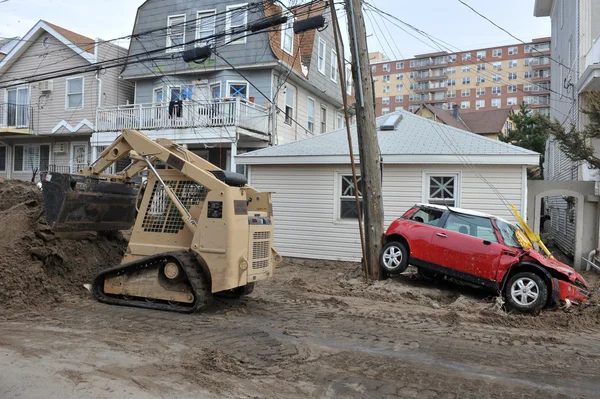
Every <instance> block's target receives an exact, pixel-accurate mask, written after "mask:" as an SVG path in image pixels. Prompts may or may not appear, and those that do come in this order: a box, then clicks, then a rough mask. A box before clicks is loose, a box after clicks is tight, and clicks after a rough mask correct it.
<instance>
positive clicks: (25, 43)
mask: <svg viewBox="0 0 600 399" xmlns="http://www.w3.org/2000/svg"><path fill="white" fill-rule="evenodd" d="M40 30H44V31H46V32H48V33H49V34H51V35H52V36H54V37H55V38H56V39H58V40H59V41H60V42H61V43H62V44H64V45H65V46H67V47H69V48H70V49H71V50H73V51H74V52H75V53H77V54H78V55H80V56H81V57H82V58H83V59H84V60H86V61H87V62H89V63H90V64H93V63H95V62H96V61H97V59H98V58H97V56H96V55H95V54H90V53H88V52H87V51H85V50H82V49H81V48H80V47H78V46H76V45H75V44H73V42H71V41H70V40H68V39H67V38H66V37H64V36H63V35H61V34H60V33H58V32H57V31H56V30H54V29H53V28H52V27H50V25H48V24H47V23H45V22H44V21H39V22H38V23H37V24H35V26H34V27H33V28H31V29H30V30H29V32H27V34H26V35H25V36H24V37H23V38H22V39H21V40H19V42H18V44H17V45H16V46H14V47H13V48H12V50H10V51H9V52H8V54H7V55H6V57H4V59H3V60H2V61H0V71H1V70H2V68H4V67H5V66H6V65H7V64H9V62H10V61H11V60H12V59H13V58H14V57H19V56H20V55H21V54H22V53H23V52H24V51H25V50H27V49H28V48H29V47H30V46H31V45H32V44H33V42H34V41H35V40H36V39H37V37H34V36H36V35H38V32H39V31H40Z"/></svg>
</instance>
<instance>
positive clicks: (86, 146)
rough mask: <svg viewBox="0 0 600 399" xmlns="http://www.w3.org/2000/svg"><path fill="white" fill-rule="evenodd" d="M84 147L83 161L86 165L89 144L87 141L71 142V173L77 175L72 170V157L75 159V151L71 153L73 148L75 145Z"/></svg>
mask: <svg viewBox="0 0 600 399" xmlns="http://www.w3.org/2000/svg"><path fill="white" fill-rule="evenodd" d="M82 144H83V145H85V160H84V163H85V164H86V165H87V163H88V153H89V149H88V148H89V144H90V143H89V142H87V141H71V144H70V146H69V150H70V152H69V169H70V170H71V172H72V173H77V172H78V171H75V170H73V161H74V159H73V158H74V157H75V151H73V147H74V146H76V145H82Z"/></svg>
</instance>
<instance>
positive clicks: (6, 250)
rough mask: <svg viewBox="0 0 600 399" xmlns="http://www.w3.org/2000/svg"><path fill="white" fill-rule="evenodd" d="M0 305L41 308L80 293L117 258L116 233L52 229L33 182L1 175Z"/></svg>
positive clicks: (121, 244) (120, 249)
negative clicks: (64, 231)
mask: <svg viewBox="0 0 600 399" xmlns="http://www.w3.org/2000/svg"><path fill="white" fill-rule="evenodd" d="M0 226H2V239H1V240H0V254H1V256H0V304H1V305H0V307H3V308H14V309H17V310H25V309H38V310H39V309H43V308H46V307H51V306H54V305H56V304H57V303H59V302H63V301H65V300H68V299H69V298H70V297H71V296H72V295H79V296H81V295H84V294H85V292H84V291H85V290H84V288H83V284H84V283H89V282H90V281H91V279H92V277H93V276H94V275H95V274H96V273H97V272H98V271H100V270H102V269H105V268H107V267H110V266H113V265H117V264H119V263H120V262H121V258H122V256H123V253H124V250H125V248H126V246H127V242H126V241H125V239H123V237H122V236H121V235H120V234H117V235H116V236H115V237H111V238H107V237H105V236H102V235H98V234H95V233H69V234H55V233H53V232H52V230H51V229H50V227H49V226H48V224H47V223H46V220H45V218H44V207H43V200H42V196H41V192H40V190H39V189H38V187H37V186H36V185H35V184H33V183H28V182H22V181H15V180H0Z"/></svg>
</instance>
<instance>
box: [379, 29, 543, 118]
mask: <svg viewBox="0 0 600 399" xmlns="http://www.w3.org/2000/svg"><path fill="white" fill-rule="evenodd" d="M550 54H551V48H550V38H549V37H545V38H540V39H534V40H533V41H531V42H530V43H526V44H522V43H519V44H514V45H509V46H500V47H489V48H484V49H477V50H470V51H464V52H458V53H448V52H445V51H444V52H437V53H429V54H419V55H416V56H415V57H414V58H411V59H405V60H387V59H385V58H384V56H383V55H382V54H380V53H379V54H373V56H372V57H370V58H371V59H372V60H373V61H372V62H371V72H372V75H373V78H374V80H375V81H374V85H375V95H376V107H377V115H378V116H380V115H385V114H387V113H389V112H392V111H395V110H398V109H405V110H408V111H411V112H414V111H416V110H417V109H419V107H420V106H421V105H422V104H431V105H433V106H435V107H438V108H442V109H446V110H451V109H453V108H454V105H457V106H458V107H459V108H460V112H461V113H462V114H464V113H469V112H477V111H479V110H486V111H487V110H491V109H498V108H507V107H513V106H516V105H518V104H520V103H522V102H523V101H524V102H525V103H526V104H529V105H530V107H531V108H534V109H536V110H537V111H538V112H540V113H543V114H546V115H548V114H549V111H550V108H549V102H550V76H551V75H550V58H549V57H550Z"/></svg>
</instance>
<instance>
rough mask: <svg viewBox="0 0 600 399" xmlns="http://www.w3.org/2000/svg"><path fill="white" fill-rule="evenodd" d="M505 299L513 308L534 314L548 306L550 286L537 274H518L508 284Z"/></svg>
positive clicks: (505, 289)
mask: <svg viewBox="0 0 600 399" xmlns="http://www.w3.org/2000/svg"><path fill="white" fill-rule="evenodd" d="M504 297H505V299H506V302H507V303H508V304H509V305H510V307H511V308H513V309H515V310H518V311H520V312H523V313H532V312H535V311H538V310H540V309H542V308H543V307H544V306H546V302H547V301H548V285H547V284H546V283H545V282H544V280H543V279H542V278H541V277H540V276H538V275H537V274H535V273H531V272H521V273H517V274H515V275H514V276H512V277H511V278H510V280H508V282H507V283H506V286H505V287H504Z"/></svg>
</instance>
